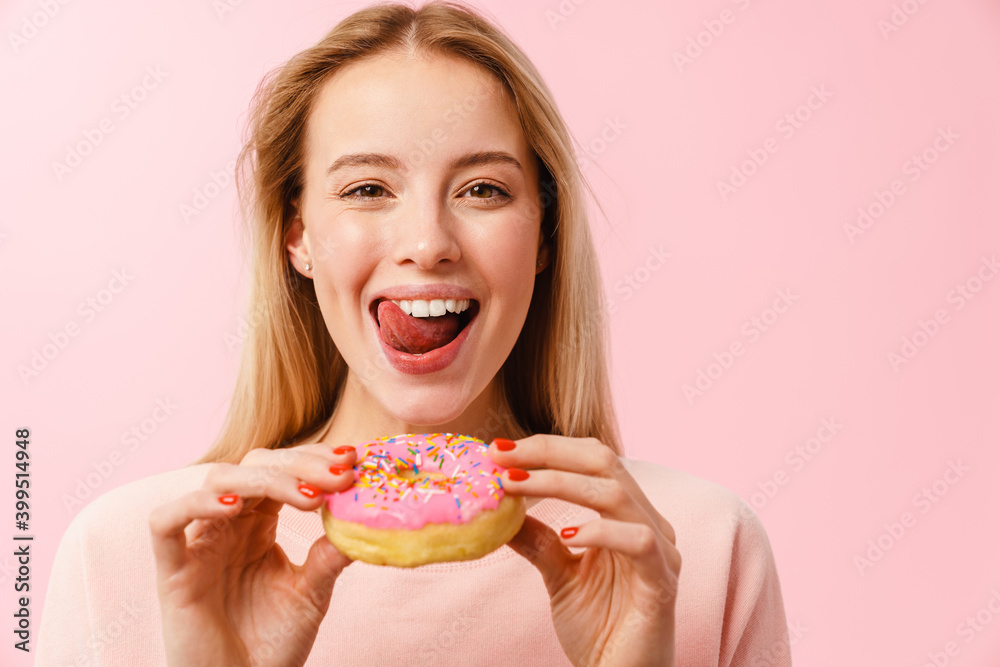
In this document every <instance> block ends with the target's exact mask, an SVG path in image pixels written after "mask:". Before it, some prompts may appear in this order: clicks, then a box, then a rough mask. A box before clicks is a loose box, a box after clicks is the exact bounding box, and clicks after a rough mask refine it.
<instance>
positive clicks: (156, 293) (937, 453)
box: [0, 0, 1000, 667]
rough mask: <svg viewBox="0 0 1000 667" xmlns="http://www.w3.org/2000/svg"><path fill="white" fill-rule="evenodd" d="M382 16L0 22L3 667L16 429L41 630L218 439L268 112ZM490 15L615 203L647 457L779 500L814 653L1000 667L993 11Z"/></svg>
mask: <svg viewBox="0 0 1000 667" xmlns="http://www.w3.org/2000/svg"><path fill="white" fill-rule="evenodd" d="M360 6H362V3H359V2H342V3H328V2H318V1H311V0H310V1H307V0H300V1H297V2H282V3H277V2H262V1H256V2H242V1H238V0H198V1H187V2H176V3H158V4H156V5H155V6H154V5H152V4H147V3H134V2H121V1H117V2H116V1H112V0H103V1H100V2H87V3H66V4H59V3H58V2H56V1H55V0H50V1H48V2H39V1H30V2H7V3H4V5H3V6H2V7H0V24H2V26H3V32H4V35H5V39H4V41H5V44H4V46H3V48H0V54H2V55H0V68H2V70H0V71H2V90H3V91H4V95H5V99H4V103H3V105H2V112H0V113H2V119H3V125H2V127H3V136H4V157H3V160H2V162H0V165H2V166H0V169H2V174H0V177H2V183H3V192H4V198H3V199H4V214H3V215H2V216H0V275H2V280H0V284H2V288H0V289H2V290H3V302H2V307H3V313H4V327H3V351H4V363H3V368H2V370H3V371H4V372H3V374H2V380H0V387H2V391H3V395H2V405H3V414H2V424H0V426H2V428H0V434H2V436H3V438H5V439H6V444H5V445H4V446H3V448H2V450H0V451H3V452H6V454H5V457H6V458H7V461H6V463H5V464H4V465H3V466H0V467H3V468H5V469H6V470H7V473H6V474H5V479H0V486H4V487H6V488H7V490H6V491H4V492H3V493H0V498H3V499H4V500H0V516H2V517H4V519H3V522H2V526H3V527H2V528H0V541H2V542H3V544H4V545H5V546H0V554H2V555H0V587H2V588H0V590H2V591H3V594H2V602H0V604H2V607H3V608H2V610H0V617H2V618H4V619H7V620H6V621H5V622H4V623H0V630H3V632H4V635H3V636H5V637H6V638H7V639H5V640H4V642H3V644H2V648H0V656H2V657H0V662H2V663H3V664H5V665H28V664H31V657H30V656H26V655H24V654H23V653H21V652H20V651H15V650H14V649H13V646H12V645H13V639H12V636H11V628H12V627H13V620H12V614H13V611H14V605H15V597H16V596H15V594H14V591H13V586H14V579H15V577H16V576H17V571H16V563H15V561H14V558H13V557H12V553H13V548H14V547H13V546H12V545H13V544H14V542H13V539H12V538H13V535H14V534H17V533H18V532H19V531H17V530H15V528H14V511H15V510H14V499H13V496H14V492H13V489H12V488H11V487H12V486H13V484H12V482H13V479H14V473H15V472H16V470H15V468H14V463H15V461H14V459H15V451H16V449H15V445H14V442H13V441H14V439H15V435H14V434H15V429H16V428H22V427H28V428H30V429H31V433H32V435H31V444H30V454H31V467H30V471H31V475H32V476H31V484H32V486H31V498H30V504H31V509H30V512H31V524H30V533H32V534H34V535H35V541H34V542H33V544H32V547H31V548H32V561H31V582H30V583H31V591H30V596H31V607H30V609H31V614H32V629H33V633H34V634H33V636H32V641H33V642H34V641H35V640H37V629H38V626H39V621H40V618H41V614H42V611H43V601H44V596H45V593H46V581H47V575H48V572H49V569H50V567H51V563H52V559H53V557H54V554H55V551H56V548H57V546H58V543H59V539H60V537H61V536H62V534H63V531H64V530H65V528H66V526H67V525H68V524H69V522H70V521H71V520H72V519H73V518H74V516H76V514H77V513H78V512H79V510H80V508H81V507H83V506H85V505H86V504H87V503H88V502H90V501H91V500H93V498H94V497H95V496H96V495H99V494H101V493H105V492H107V491H109V490H111V489H113V488H115V487H117V486H120V485H122V484H125V483H128V482H130V481H133V480H136V479H139V478H142V477H144V476H147V475H150V474H153V473H156V472H160V471H164V470H167V469H172V468H176V467H179V466H182V465H184V464H186V463H188V462H189V461H191V460H192V459H194V458H195V457H197V456H199V455H200V454H201V453H202V452H203V451H204V450H205V448H206V447H207V446H208V444H209V443H210V442H211V440H212V438H213V437H214V435H215V434H216V432H217V430H218V428H219V426H220V424H221V422H222V419H223V416H224V415H225V410H226V406H227V403H228V400H229V398H230V392H231V390H232V388H233V382H234V378H235V373H236V369H237V361H238V352H239V348H240V343H241V335H242V327H243V326H244V325H245V319H243V318H244V310H243V306H244V303H245V297H246V287H247V281H246V278H247V273H246V270H245V267H244V266H243V265H242V259H241V256H240V250H239V246H238V243H237V238H236V235H235V231H234V230H235V228H236V225H237V219H236V216H235V208H234V204H235V189H234V188H233V186H232V185H231V184H230V183H229V182H228V181H229V180H230V179H229V177H228V176H227V175H226V171H227V165H228V164H229V163H230V161H232V160H233V159H234V158H235V157H236V153H237V151H238V148H239V145H240V138H241V130H242V126H243V122H244V120H245V112H246V109H247V106H248V102H249V99H250V96H251V94H252V92H253V90H254V88H255V86H256V84H257V82H258V81H259V80H260V78H261V76H262V75H263V74H264V73H265V72H266V71H267V70H269V69H270V68H272V67H274V66H276V65H278V64H279V63H281V62H283V61H284V60H285V59H287V58H288V57H290V56H291V55H293V54H294V53H295V52H297V51H298V50H300V49H302V48H304V47H305V46H307V45H309V44H311V43H313V42H315V41H316V40H318V39H319V38H320V37H321V36H322V35H323V34H325V32H326V31H327V30H328V29H329V28H331V27H332V26H333V25H334V24H335V23H336V22H337V21H339V20H340V19H341V18H343V17H344V16H346V15H347V14H348V13H350V12H351V11H353V10H355V9H356V8H358V7H360ZM476 6H477V7H480V8H481V9H483V10H485V11H486V13H487V14H488V15H491V16H493V17H494V18H495V19H496V20H497V21H498V22H499V23H500V25H501V26H503V27H504V28H505V29H506V30H508V31H509V32H510V33H511V34H512V35H513V37H514V38H515V39H516V40H517V42H518V43H519V44H520V45H521V46H522V47H523V48H524V49H525V51H526V52H527V53H528V55H529V57H530V58H532V60H533V61H534V62H535V63H536V64H537V66H538V68H539V69H540V71H541V72H542V74H543V76H544V77H545V78H546V80H547V82H548V84H549V85H550V87H551V89H552V91H553V93H554V95H555V97H556V100H557V102H558V104H559V107H560V109H561V110H562V112H563V114H564V116H565V118H566V121H567V122H568V124H569V126H570V128H571V130H572V132H573V134H574V135H575V137H576V139H577V140H578V142H579V145H580V148H579V155H580V159H581V162H582V164H583V167H584V172H585V174H586V175H587V177H588V178H589V179H590V180H591V182H592V184H593V185H594V187H595V190H596V192H597V194H598V197H599V198H600V201H601V202H602V205H603V206H604V210H605V212H606V214H607V216H606V217H602V216H601V215H600V212H599V211H597V209H596V207H593V210H594V219H593V229H594V233H595V237H596V239H597V241H598V243H599V248H600V254H601V258H602V268H603V272H604V278H605V291H606V296H607V299H608V306H607V307H608V309H609V311H610V313H611V318H610V321H611V328H612V336H613V359H612V362H613V373H614V386H615V391H616V401H617V407H618V410H619V415H620V420H621V423H622V428H623V431H624V439H625V444H626V449H627V455H629V456H631V457H635V458H641V459H647V460H650V461H655V462H658V463H661V464H664V465H667V466H671V467H675V468H679V469H682V470H686V471H689V472H691V473H694V474H696V475H699V476H702V477H704V478H707V479H710V480H713V481H716V482H719V483H721V484H723V485H725V486H727V487H729V488H731V489H733V490H734V491H736V492H737V493H739V494H740V495H742V496H743V497H744V498H745V499H746V500H747V501H748V503H750V504H751V505H752V506H753V507H754V509H755V511H756V512H757V514H758V516H759V517H760V518H761V520H762V521H763V523H764V525H765V527H766V528H767V531H768V534H769V536H770V540H771V545H772V547H773V550H774V555H775V558H776V561H777V564H778V569H779V572H780V575H781V583H782V588H783V592H784V600H785V607H786V613H787V616H788V620H789V623H790V625H791V627H792V631H791V639H792V647H791V651H792V654H793V656H794V661H795V664H797V665H814V666H820V667H832V666H834V665H840V664H845V663H846V664H853V665H912V666H913V667H918V666H920V665H925V664H935V661H936V663H937V664H938V665H941V664H951V665H959V666H963V667H975V666H986V665H996V664H1000V567H998V565H997V564H998V563H1000V533H998V531H997V529H996V525H997V523H996V520H995V519H994V518H993V517H996V516H997V512H998V511H1000V503H998V501H997V494H996V486H997V482H998V471H1000V466H998V463H1000V453H998V452H1000V448H998V447H997V444H998V440H1000V438H998V435H997V434H998V433H1000V385H998V377H1000V375H998V371H1000V352H998V349H997V341H998V340H1000V277H998V275H997V274H998V272H1000V264H998V263H997V262H998V260H1000V224H998V223H1000V200H998V195H997V193H998V191H1000V188H998V185H1000V184H998V179H1000V157H998V156H1000V124H998V123H997V119H998V118H1000V5H998V4H997V3H996V2H995V1H990V0H953V1H951V2H918V1H917V0H877V1H872V0H865V1H861V0H854V1H853V2H845V3H824V4H823V5H817V4H816V3H802V2H794V1H793V0H770V1H769V2H757V1H756V0H733V1H730V0H716V1H714V2H711V3H704V2H694V1H693V0H691V1H685V2H673V3H659V2H647V3H639V2H632V3H624V2H614V3H612V2H608V1H607V0H603V1H602V0H591V1H589V2H581V1H580V0H576V1H575V2H574V1H572V0H562V1H561V2H560V1H558V0H550V1H548V2H527V1H519V2H502V3H501V2H499V0H495V1H490V2H486V1H484V0H480V1H479V2H477V3H476ZM71 150H72V151H75V152H76V153H77V157H76V158H74V157H72V156H68V153H69V152H70V151H71ZM57 163H61V164H62V165H63V167H59V166H57ZM133 430H134V431H135V432H136V433H138V434H139V435H138V436H134V435H129V433H130V432H131V431H133ZM95 473H96V474H95ZM67 499H73V502H72V503H70V502H68V501H67ZM667 518H668V519H669V518H670V517H669V516H667ZM683 541H684V538H683V536H680V538H679V544H678V546H679V547H680V549H681V553H682V554H683V552H684V544H683ZM108 574H109V576H114V573H108ZM765 664H766V663H765Z"/></svg>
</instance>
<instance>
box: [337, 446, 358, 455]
mask: <svg viewBox="0 0 1000 667" xmlns="http://www.w3.org/2000/svg"><path fill="white" fill-rule="evenodd" d="M353 451H354V447H351V446H350V445H343V446H341V447H337V448H336V449H335V450H333V453H334V454H341V455H343V454H350V453H351V452H353Z"/></svg>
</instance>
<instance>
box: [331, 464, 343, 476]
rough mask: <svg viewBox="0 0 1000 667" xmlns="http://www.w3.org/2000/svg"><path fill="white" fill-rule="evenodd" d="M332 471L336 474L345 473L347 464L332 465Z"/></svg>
mask: <svg viewBox="0 0 1000 667" xmlns="http://www.w3.org/2000/svg"><path fill="white" fill-rule="evenodd" d="M330 472H332V473H333V474H334V475H343V474H344V473H345V472H347V466H330Z"/></svg>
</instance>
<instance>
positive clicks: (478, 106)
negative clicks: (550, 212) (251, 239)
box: [287, 55, 546, 424]
mask: <svg viewBox="0 0 1000 667" xmlns="http://www.w3.org/2000/svg"><path fill="white" fill-rule="evenodd" d="M512 104H513V103H512V102H511V101H510V99H509V97H507V95H506V91H505V90H504V88H503V87H502V85H501V84H500V82H499V81H497V80H496V79H495V78H493V76H492V75H491V74H489V73H488V72H486V71H485V70H482V69H480V68H478V67H477V66H475V65H473V64H471V63H468V62H466V61H464V60H460V59H455V58H451V57H446V56H436V55H435V56H428V55H423V56H419V57H411V58H407V57H404V56H388V55H387V56H379V57H376V58H372V59H367V60H364V61H360V62H357V63H353V64H351V65H349V66H348V67H346V68H344V69H342V70H341V71H340V72H338V73H337V74H336V75H335V76H334V77H333V78H332V79H330V80H329V81H327V82H326V83H325V84H324V86H323V88H322V89H321V91H320V93H319V96H318V98H317V99H316V101H315V106H314V107H313V110H312V113H311V116H310V118H309V122H308V127H307V128H306V159H305V171H304V188H303V191H302V193H301V197H300V199H299V201H297V202H296V207H297V218H296V220H295V222H294V223H293V225H292V227H291V229H290V231H289V233H288V237H287V244H288V245H287V247H288V250H289V252H290V254H291V258H292V262H293V264H294V266H295V267H296V268H297V269H298V270H299V271H300V272H301V273H302V274H303V275H305V276H307V277H308V278H310V279H312V280H313V281H314V284H315V288H316V295H317V299H318V301H319V307H320V309H321V311H322V313H323V318H324V320H325V322H326V325H327V327H328V329H329V331H330V335H331V337H332V338H333V340H334V342H335V343H336V345H337V348H338V349H339V350H340V352H341V354H342V355H343V356H344V358H345V359H346V361H347V363H348V365H349V367H350V376H349V378H348V385H349V387H350V389H349V391H352V392H355V393H356V394H358V395H359V397H358V400H359V401H361V402H362V407H361V409H363V410H382V411H383V412H384V413H386V414H388V415H391V416H393V417H395V418H396V419H398V420H401V421H404V422H406V423H409V424H442V423H445V422H448V421H451V420H454V419H458V418H459V417H460V416H461V415H462V414H463V412H464V411H465V410H466V408H467V407H468V406H469V405H470V403H472V402H473V401H474V400H475V399H477V398H480V401H479V402H481V401H482V398H481V397H483V396H487V395H488V394H489V392H490V391H492V386H491V383H492V382H493V381H494V377H495V375H496V373H497V371H498V370H499V369H500V367H501V365H502V364H503V362H504V360H505V359H506V358H507V356H508V354H509V353H510V350H511V349H512V348H513V346H514V342H515V341H516V340H517V337H518V334H519V333H520V330H521V327H522V325H523V323H524V320H525V316H526V315H527V312H528V305H529V303H530V301H531V295H532V291H533V288H534V280H535V276H536V274H537V273H538V272H539V271H541V270H543V269H544V267H545V263H546V262H545V258H546V248H545V246H544V245H543V243H542V239H543V237H542V234H541V230H540V225H541V217H542V210H541V209H540V208H539V207H538V205H537V202H538V165H537V163H536V161H535V160H536V158H535V155H534V152H533V151H532V150H531V148H530V147H529V146H528V144H527V142H526V140H525V137H524V134H523V132H522V131H521V128H520V123H519V121H518V118H517V115H516V112H515V111H514V110H513V108H512ZM539 259H541V260H542V265H541V266H538V265H537V263H536V260H539ZM306 262H308V263H310V264H312V268H311V269H309V270H307V269H305V264H306ZM464 302H467V303H468V307H467V308H466V309H465V310H464V311H462V312H459V313H457V314H454V313H452V311H459V310H462V306H463V303H464ZM397 303H398V305H397ZM442 305H443V306H444V311H445V313H444V315H442V314H441V310H442ZM425 308H426V309H427V310H424V309H425ZM407 311H408V312H407ZM487 390H489V391H487ZM346 393H347V392H346V391H345V395H346Z"/></svg>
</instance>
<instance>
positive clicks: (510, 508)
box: [321, 433, 525, 567]
mask: <svg viewBox="0 0 1000 667" xmlns="http://www.w3.org/2000/svg"><path fill="white" fill-rule="evenodd" d="M488 449H489V448H488V446H487V444H486V443H485V442H483V441H482V440H480V439H478V438H474V437H472V436H468V435H460V434H457V433H423V434H414V433H407V434H404V435H395V436H392V437H384V438H378V439H376V440H372V441H369V442H366V443H364V444H362V445H360V446H359V447H357V450H358V458H357V463H355V465H354V484H353V486H350V487H348V488H347V489H345V490H343V491H339V492H337V493H329V494H327V495H326V497H325V499H324V503H323V505H322V506H321V514H322V517H323V527H324V529H325V530H326V535H327V538H328V539H329V540H330V542H332V543H333V545H334V546H335V547H337V549H338V550H340V552H341V553H343V554H345V555H346V556H348V557H349V558H351V559H353V560H360V561H363V562H366V563H371V564H373V565H393V566H396V567H417V566H419V565H425V564H427V563H437V562H443V561H456V560H474V559H476V558H481V557H483V556H485V555H486V554H488V553H490V552H491V551H493V550H495V549H498V548H499V547H501V546H503V545H504V544H506V543H507V542H508V541H510V539H511V538H512V537H514V535H515V534H516V533H517V531H518V530H520V529H521V524H522V523H523V522H524V516H525V504H524V498H523V497H522V496H513V495H508V494H505V493H504V490H503V484H502V482H501V478H500V475H501V473H502V472H503V471H504V470H506V468H504V467H502V466H498V465H497V464H495V463H493V460H492V459H490V457H489V456H488V455H487V451H488Z"/></svg>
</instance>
